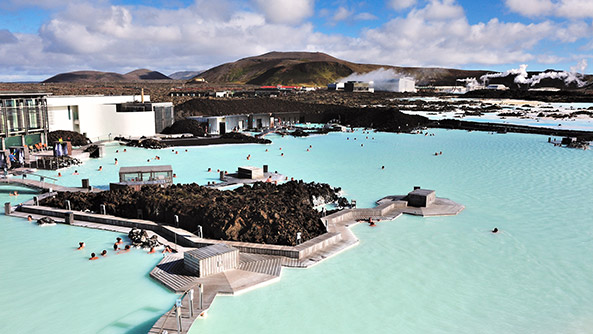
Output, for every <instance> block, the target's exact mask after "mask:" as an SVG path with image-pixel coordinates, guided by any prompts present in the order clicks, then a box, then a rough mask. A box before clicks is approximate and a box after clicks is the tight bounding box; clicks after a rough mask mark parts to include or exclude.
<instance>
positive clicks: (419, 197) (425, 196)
mask: <svg viewBox="0 0 593 334" xmlns="http://www.w3.org/2000/svg"><path fill="white" fill-rule="evenodd" d="M407 198H408V205H409V206H415V207H422V208H425V207H428V206H430V205H432V204H433V203H434V201H435V200H436V193H435V191H434V190H430V189H421V188H417V189H416V188H415V189H414V190H413V191H411V192H409V193H408V197H407Z"/></svg>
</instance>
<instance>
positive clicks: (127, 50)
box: [0, 0, 593, 81]
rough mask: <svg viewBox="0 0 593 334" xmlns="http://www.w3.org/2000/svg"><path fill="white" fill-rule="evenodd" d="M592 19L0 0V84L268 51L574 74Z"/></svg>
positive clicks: (395, 8)
mask: <svg viewBox="0 0 593 334" xmlns="http://www.w3.org/2000/svg"><path fill="white" fill-rule="evenodd" d="M592 19H593V0H374V1H373V0H367V1H349V0H244V1H234V0H145V1H142V0H94V1H87V0H2V1H0V69H1V71H0V81H25V80H40V79H46V78H48V77H50V76H52V75H54V74H57V73H61V72H69V71H77V70H100V71H113V72H119V73H124V72H128V71H131V70H134V69H137V68H150V69H153V70H157V71H161V72H163V73H164V74H171V73H173V72H175V71H182V70H201V69H208V68H210V67H212V66H215V65H219V64H221V63H224V62H228V61H234V60H237V59H239V58H243V57H248V56H253V55H258V54H262V53H265V52H268V51H321V52H326V53H329V54H331V55H333V56H335V57H338V58H342V59H345V60H349V61H354V62H363V63H376V64H389V65H401V66H439V67H453V68H465V69H491V70H499V71H502V70H505V69H508V68H516V67H518V66H519V65H520V64H528V65H529V69H530V70H544V69H548V68H555V69H559V70H570V68H571V67H572V68H573V69H575V68H577V69H578V70H580V71H582V70H583V69H585V68H586V66H585V64H586V63H587V60H589V59H590V58H591V57H592V56H593V24H592ZM577 64H579V65H578V66H577ZM587 72H588V71H587Z"/></svg>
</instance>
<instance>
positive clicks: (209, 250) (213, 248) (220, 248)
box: [185, 244, 237, 260]
mask: <svg viewBox="0 0 593 334" xmlns="http://www.w3.org/2000/svg"><path fill="white" fill-rule="evenodd" d="M236 250H237V249H236V248H233V247H231V246H228V245H226V244H215V245H210V246H206V247H202V248H198V249H194V250H191V251H189V252H185V254H187V255H190V256H191V257H194V258H196V259H200V260H201V259H207V258H209V257H213V256H216V255H221V254H225V253H230V252H234V251H236Z"/></svg>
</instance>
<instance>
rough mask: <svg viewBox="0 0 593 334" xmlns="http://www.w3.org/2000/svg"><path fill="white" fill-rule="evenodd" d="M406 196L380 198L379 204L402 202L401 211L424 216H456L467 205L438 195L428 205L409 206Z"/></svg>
mask: <svg viewBox="0 0 593 334" xmlns="http://www.w3.org/2000/svg"><path fill="white" fill-rule="evenodd" d="M405 197H406V196H387V197H383V198H381V199H380V200H378V201H377V204H386V203H393V202H401V203H402V207H401V208H399V209H398V210H399V211H401V212H402V213H405V214H408V215H414V216H422V217H436V216H455V215H458V214H459V213H460V212H461V211H463V209H465V206H463V205H461V204H459V203H456V202H454V201H452V200H450V199H448V198H442V197H437V198H436V199H435V201H434V203H432V204H431V205H430V206H428V207H414V206H408V204H407V202H406V201H405Z"/></svg>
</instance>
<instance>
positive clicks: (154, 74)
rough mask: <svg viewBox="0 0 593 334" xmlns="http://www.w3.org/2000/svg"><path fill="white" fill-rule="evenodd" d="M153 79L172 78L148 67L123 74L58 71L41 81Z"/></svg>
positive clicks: (131, 80) (129, 80)
mask: <svg viewBox="0 0 593 334" xmlns="http://www.w3.org/2000/svg"><path fill="white" fill-rule="evenodd" d="M153 80H172V79H171V78H169V77H168V76H166V75H164V74H162V73H161V72H158V71H152V70H149V69H145V68H143V69H137V70H134V71H131V72H128V73H125V74H120V73H115V72H103V71H91V70H83V71H74V72H66V73H60V74H56V75H54V76H52V77H51V78H48V79H46V80H44V81H42V83H66V82H70V83H75V82H133V81H153Z"/></svg>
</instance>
